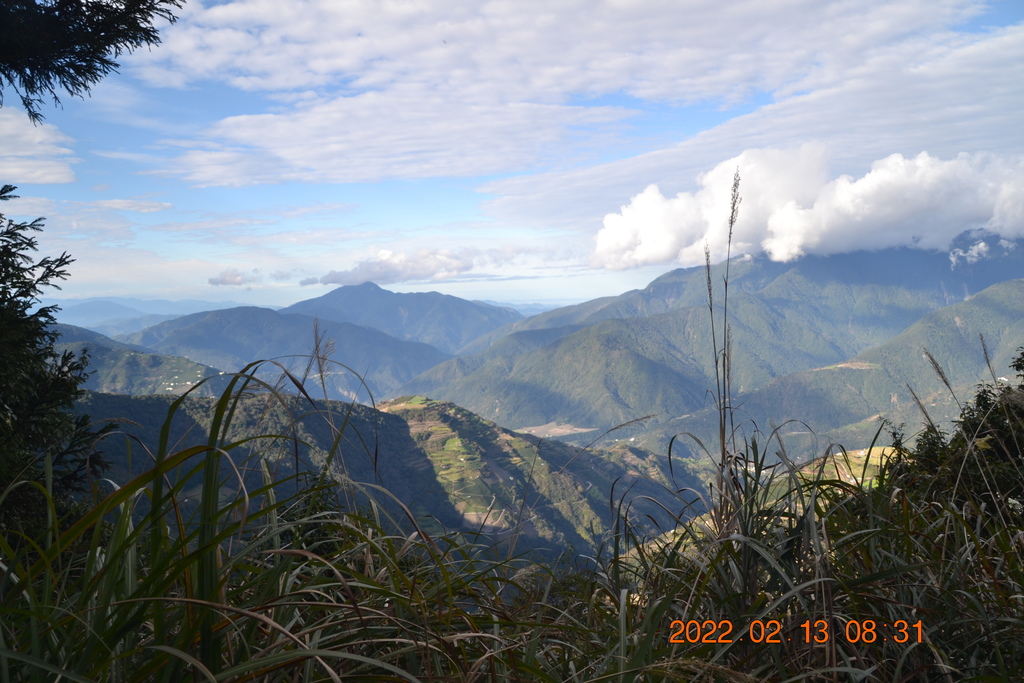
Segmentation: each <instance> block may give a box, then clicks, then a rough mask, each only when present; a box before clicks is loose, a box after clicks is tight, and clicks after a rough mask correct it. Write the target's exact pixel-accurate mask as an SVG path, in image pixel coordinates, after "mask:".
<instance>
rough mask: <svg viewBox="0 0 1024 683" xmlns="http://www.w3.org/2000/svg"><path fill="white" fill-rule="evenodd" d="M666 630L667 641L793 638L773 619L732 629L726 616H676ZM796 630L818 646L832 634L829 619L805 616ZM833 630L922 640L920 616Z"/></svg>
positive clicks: (849, 636) (853, 638) (860, 638)
mask: <svg viewBox="0 0 1024 683" xmlns="http://www.w3.org/2000/svg"><path fill="white" fill-rule="evenodd" d="M669 629H670V633H669V642H670V643H688V644H692V643H720V644H728V643H732V642H734V641H735V640H742V639H744V637H745V638H746V639H747V640H749V641H750V642H753V643H769V644H770V643H780V644H781V643H782V642H784V641H792V640H794V638H793V637H792V636H790V635H785V634H784V632H783V624H782V622H781V621H779V620H777V619H768V620H761V619H754V620H752V621H751V622H750V623H749V624H748V625H747V628H746V629H745V630H739V629H736V628H735V626H734V625H733V623H732V621H730V620H728V619H722V620H719V621H715V620H713V619H706V620H704V621H701V620H698V619H690V620H688V621H683V620H682V619H676V620H674V621H672V622H671V624H670V625H669ZM796 631H797V635H796V640H797V641H798V642H800V641H802V642H804V643H814V644H819V645H822V644H824V643H827V642H828V641H829V639H830V638H832V633H833V629H832V628H830V626H829V622H828V621H826V620H824V619H817V620H814V621H811V620H810V619H806V620H804V621H803V623H801V624H799V625H798V627H797V629H796ZM836 633H837V634H838V636H839V637H843V638H845V639H846V642H849V643H875V642H889V641H891V642H894V643H900V644H902V643H911V642H914V643H920V642H922V640H923V639H924V626H923V624H922V621H921V620H920V619H918V620H917V621H916V622H915V623H910V622H909V621H907V620H906V619H897V620H895V621H893V622H892V623H888V622H879V621H877V620H875V619H851V620H849V621H847V622H846V623H845V624H844V625H843V626H842V628H841V629H836Z"/></svg>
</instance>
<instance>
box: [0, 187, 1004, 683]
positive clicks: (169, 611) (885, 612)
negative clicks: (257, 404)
mask: <svg viewBox="0 0 1024 683" xmlns="http://www.w3.org/2000/svg"><path fill="white" fill-rule="evenodd" d="M737 189H738V178H737V185H736V186H735V187H734V192H733V207H732V208H733V210H732V214H731V219H730V226H731V225H733V224H734V223H735V220H736V215H737V213H736V212H737V209H738V206H739V200H738V191H737ZM726 272H727V271H726ZM708 283H709V295H710V293H711V291H712V287H711V284H712V282H711V268H710V263H709V264H708ZM724 291H725V293H726V294H725V300H723V302H722V305H721V307H716V306H715V304H714V301H713V299H711V298H709V309H710V312H711V314H712V315H716V311H721V312H723V317H722V319H721V322H720V324H719V327H718V328H717V329H718V330H719V331H720V335H718V336H716V339H715V340H714V344H713V345H714V347H715V349H714V351H715V354H716V366H717V367H719V370H720V375H719V382H718V384H717V386H716V389H715V392H716V393H715V400H716V403H717V406H718V409H719V416H720V433H719V443H717V444H710V445H708V446H707V448H705V451H706V453H707V456H708V457H710V458H712V459H713V460H714V461H715V463H716V476H715V481H714V482H712V484H711V486H710V487H709V489H708V491H706V492H690V491H681V492H678V497H677V498H676V499H675V500H676V502H675V503H674V505H673V506H671V507H666V513H668V514H669V515H670V516H671V517H672V518H674V520H675V523H674V525H673V526H672V528H670V529H666V530H665V533H658V534H651V533H649V532H648V531H646V529H648V528H649V526H648V525H646V521H647V520H643V519H638V518H637V514H636V513H635V512H634V508H633V507H632V505H631V502H630V501H629V499H628V496H627V495H617V494H610V499H609V503H610V504H611V505H612V506H613V508H615V509H616V511H617V523H616V525H615V528H614V529H613V531H612V533H611V534H610V535H609V536H608V538H607V539H606V540H605V542H604V543H603V544H602V545H601V547H600V548H598V549H597V551H596V552H595V553H593V554H592V555H591V556H589V557H578V558H564V561H563V562H560V563H552V564H543V563H538V562H536V561H534V560H532V559H531V558H528V557H516V556H512V555H510V553H509V547H514V544H511V545H510V544H508V543H506V544H505V545H502V546H499V545H496V544H493V543H491V542H489V541H487V540H486V539H485V538H484V537H481V536H475V535H470V534H465V533H460V532H457V531H448V532H444V531H442V532H439V533H434V532H432V531H430V530H429V529H435V528H436V524H434V523H430V524H427V523H425V522H423V521H422V520H418V519H415V518H414V517H413V516H412V514H411V513H409V511H408V509H407V508H405V507H404V506H403V505H402V503H401V501H400V500H399V499H398V498H396V497H395V496H393V495H392V494H391V493H389V492H388V491H386V490H384V489H382V488H381V487H379V486H375V485H373V484H369V483H360V482H354V481H351V480H350V479H348V477H347V475H346V472H347V468H346V466H345V458H346V457H348V455H349V454H347V453H344V452H342V448H341V444H342V443H343V442H344V439H343V438H342V435H343V434H344V433H345V432H346V430H347V429H349V428H350V427H349V425H348V423H347V420H346V414H345V412H344V411H341V412H333V411H334V410H335V408H332V404H327V403H314V402H313V400H312V398H311V397H310V396H309V394H307V393H306V392H305V388H304V382H303V381H302V379H301V378H296V377H294V376H292V375H290V374H287V373H285V374H284V377H285V383H286V384H288V385H290V386H291V388H292V391H291V392H290V393H288V392H284V391H283V390H282V388H283V387H280V386H279V387H273V386H268V385H267V384H266V383H264V382H263V381H262V380H261V379H259V377H261V376H264V375H263V374H261V373H260V365H259V364H253V365H252V366H249V367H248V368H246V369H245V370H244V371H243V372H241V373H239V374H238V375H235V376H233V377H232V378H231V380H230V382H229V384H228V386H227V387H226V388H225V389H224V391H223V393H222V394H221V395H220V396H219V398H217V399H216V400H215V401H214V402H213V403H212V404H211V408H210V414H209V417H208V424H207V431H208V434H209V438H208V439H207V440H206V442H205V443H203V444H200V445H196V446H191V447H187V448H183V447H180V446H176V445H175V444H174V443H172V440H171V436H170V435H171V433H172V431H173V430H172V428H171V425H172V421H173V419H174V416H175V414H176V413H177V412H179V411H181V410H182V409H183V405H184V402H185V401H187V400H188V399H187V398H186V397H182V398H181V399H179V400H177V401H175V402H174V403H173V405H172V406H171V409H170V412H169V414H168V417H167V419H166V421H165V423H164V427H163V429H162V431H161V436H160V438H159V440H158V442H157V443H156V444H141V443H137V442H132V446H133V449H134V451H135V453H136V455H137V454H139V453H142V454H143V455H144V456H145V457H147V458H149V461H150V463H151V465H150V466H149V467H148V468H147V469H146V471H144V472H142V473H141V474H138V475H137V476H135V478H134V479H132V480H131V481H128V482H123V483H122V484H121V485H120V486H114V485H112V484H111V485H109V492H108V493H107V494H106V495H104V496H103V497H101V498H98V499H97V500H95V501H94V502H93V503H92V504H91V506H89V507H88V509H87V510H86V512H85V513H84V514H81V515H80V516H78V517H77V518H74V519H66V520H60V519H58V518H57V515H56V507H55V506H54V505H53V504H52V496H51V495H50V492H49V491H44V493H45V494H46V495H47V496H48V500H50V501H51V504H50V507H51V520H50V523H49V526H48V530H47V533H45V534H42V535H41V536H40V537H38V538H35V537H25V536H16V535H15V534H14V532H6V533H5V534H4V535H3V536H2V537H0V682H2V683H7V682H9V681H54V680H68V681H166V682H173V683H180V682H181V681H342V680H344V681H540V682H546V681H550V682H555V681H579V682H584V681H616V682H626V681H709V682H710V681H871V682H876V681H877V682H882V681H893V682H895V681H964V680H975V681H1006V680H1015V679H1019V677H1020V672H1021V671H1024V648H1021V647H1020V646H1019V644H1020V643H1021V642H1024V562H1022V559H1021V558H1022V552H1021V551H1022V544H1024V530H1022V529H1021V527H1020V525H1019V524H1020V516H1013V515H1007V514H1001V513H1000V512H999V511H997V510H993V509H992V502H991V501H992V498H991V496H988V497H986V496H985V495H984V492H981V493H977V492H975V493H973V494H972V493H970V492H966V493H964V494H963V495H957V496H955V497H949V498H948V499H944V498H943V492H942V491H935V490H934V489H929V488H927V487H924V488H920V487H918V488H914V487H910V486H909V485H908V480H907V479H906V477H905V475H904V474H901V473H900V472H901V470H900V468H898V467H894V466H888V467H886V468H884V469H883V474H884V476H882V477H878V478H874V479H871V478H869V476H868V467H867V465H866V464H865V465H863V466H862V467H860V468H858V467H856V466H854V465H853V464H852V462H853V461H852V459H851V458H850V456H849V455H848V454H847V453H846V452H845V451H844V450H842V449H841V448H835V449H830V450H829V451H828V452H827V453H826V454H825V455H824V456H823V458H822V459H820V460H819V461H816V462H815V463H812V464H811V465H803V466H798V465H797V464H796V463H794V462H792V461H791V460H790V459H789V458H788V457H787V454H786V450H785V446H784V444H783V442H782V440H781V438H780V437H779V434H778V430H774V431H771V432H769V433H768V434H766V435H762V434H759V433H757V432H756V431H753V432H751V433H750V434H746V433H745V432H744V430H743V428H744V426H743V425H736V424H734V423H733V419H732V418H733V403H732V401H733V399H732V396H731V393H730V391H731V390H730V388H729V381H728V379H729V356H730V354H731V353H732V349H731V348H730V343H729V329H728V317H727V298H728V275H726V280H725V287H724ZM716 334H718V333H716ZM315 363H316V361H314V365H315ZM314 365H311V366H310V367H314ZM1022 367H1024V366H1022ZM317 370H318V374H319V376H320V377H323V376H324V375H325V374H326V372H325V369H324V368H323V367H318V368H317ZM254 400H256V401H265V402H266V404H267V406H268V408H267V411H266V412H267V414H270V413H271V412H272V410H271V409H270V406H275V407H276V408H275V409H279V410H283V411H285V412H286V414H288V415H290V416H291V418H290V420H286V421H284V422H283V423H281V424H282V426H281V427H280V428H271V427H270V425H271V424H275V423H273V422H272V421H269V420H268V421H267V422H266V423H264V428H263V429H261V430H256V432H249V433H246V432H245V430H240V429H239V428H238V422H239V415H240V414H241V413H242V412H244V411H245V410H246V409H247V406H248V405H249V403H251V402H252V401H254ZM333 405H335V406H336V404H333ZM311 416H312V417H315V418H317V419H322V420H323V421H324V423H325V424H326V425H328V426H329V428H330V429H331V430H332V432H331V433H332V434H334V435H335V438H334V439H333V447H332V448H331V450H330V452H329V453H327V454H326V459H325V460H324V461H323V462H322V467H323V469H322V471H319V472H313V473H312V474H311V476H308V477H304V476H302V474H301V473H300V472H299V469H300V467H299V462H300V460H301V459H302V456H303V454H304V452H305V451H306V450H307V444H303V443H302V441H301V439H300V438H299V431H298V430H297V429H295V428H293V427H294V425H296V424H298V423H299V422H300V421H301V420H304V419H309V418H310V417H311ZM879 434H881V431H880V432H879ZM108 438H113V437H108ZM877 438H879V437H876V439H877ZM964 443H967V444H976V439H973V438H968V439H965V441H964ZM1016 443H1020V441H1017V442H1016ZM872 445H874V444H872ZM282 446H287V447H288V448H290V449H292V451H293V453H294V459H295V462H296V467H295V468H293V470H294V471H293V472H292V473H291V474H290V475H289V476H288V477H284V478H276V477H275V476H274V472H273V468H272V467H271V465H270V463H269V460H268V457H267V456H268V454H269V453H271V452H276V451H279V450H280V448H282ZM702 446H703V444H702ZM971 447H974V446H971ZM670 451H671V444H670ZM370 455H371V456H372V457H376V454H375V453H371V454H370ZM196 478H201V481H202V490H201V493H200V494H199V496H198V500H193V498H194V497H195V496H194V494H193V492H192V486H193V482H194V481H195V480H196ZM41 488H43V489H45V488H46V487H45V486H43V487H41ZM872 624H873V627H872ZM895 624H900V625H901V626H900V629H901V630H900V629H897V628H896V627H895V626H894V625H895ZM866 634H867V635H866ZM872 635H873V637H872ZM904 635H905V636H906V638H905V642H897V640H896V638H899V639H900V640H903V639H904ZM918 635H920V642H918V640H919V639H918ZM775 640H777V641H778V642H772V641H775ZM816 641H818V642H816Z"/></svg>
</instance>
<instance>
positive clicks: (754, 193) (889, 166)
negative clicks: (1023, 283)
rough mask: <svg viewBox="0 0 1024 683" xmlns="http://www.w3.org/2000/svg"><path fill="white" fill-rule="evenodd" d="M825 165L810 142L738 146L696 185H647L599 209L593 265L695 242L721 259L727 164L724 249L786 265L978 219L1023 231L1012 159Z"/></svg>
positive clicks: (942, 242)
mask: <svg viewBox="0 0 1024 683" xmlns="http://www.w3.org/2000/svg"><path fill="white" fill-rule="evenodd" d="M827 162H828V157H827V154H826V153H825V149H824V147H822V146H820V145H805V146H803V147H801V148H798V149H795V150H761V149H758V150H748V151H745V152H743V153H742V154H741V155H739V156H738V157H736V158H734V159H730V160H728V161H725V162H722V163H721V164H719V165H717V166H716V167H715V168H714V169H712V170H711V171H710V172H708V173H706V174H704V175H702V176H701V177H700V178H699V184H700V189H699V190H697V191H696V192H692V193H690V192H682V193H679V194H678V195H676V196H675V197H672V198H667V197H665V196H664V195H662V193H661V192H660V190H659V189H658V188H657V187H656V186H654V185H652V186H649V187H648V188H647V189H646V190H644V191H643V192H642V193H640V194H638V195H636V196H635V197H633V199H632V201H631V202H630V203H629V204H628V205H626V206H623V207H622V208H621V209H620V211H619V212H617V213H612V214H608V215H607V216H605V219H604V227H603V229H602V230H601V231H600V232H599V233H598V234H597V238H596V246H595V249H594V253H593V261H594V263H595V264H596V265H600V266H603V267H605V268H610V269H623V268H632V267H636V266H640V265H645V264H652V263H671V262H678V263H681V264H683V265H698V264H700V263H701V262H702V261H703V258H704V252H703V250H704V245H705V243H707V244H708V245H709V246H710V248H711V250H712V254H713V258H715V260H718V259H720V258H722V257H723V256H724V253H725V242H726V240H727V230H726V225H727V221H728V210H729V208H728V207H729V195H730V189H731V179H732V174H733V172H734V169H736V168H738V169H739V173H740V176H741V178H742V181H741V187H740V194H741V196H742V204H741V207H740V215H739V220H738V222H737V224H736V227H735V231H734V234H733V252H734V253H741V252H752V253H761V252H763V253H765V254H766V255H767V256H768V257H769V258H771V259H772V260H775V261H790V260H793V259H796V258H799V257H800V256H802V255H804V254H809V253H814V254H833V253H842V252H847V251H853V250H858V249H883V248H887V247H896V246H912V247H917V248H921V249H948V248H949V246H950V243H951V241H952V239H953V238H954V237H955V236H956V235H958V234H959V233H961V232H963V231H965V230H968V229H973V228H979V227H984V228H987V229H989V230H991V231H992V232H995V233H997V234H999V235H1000V236H1002V237H1003V238H1008V239H1012V238H1016V237H1020V236H1022V235H1024V221H1022V220H1020V216H1019V215H1018V214H1017V213H1016V211H1017V208H1018V207H1019V206H1020V205H1021V203H1022V201H1024V157H998V156H994V155H983V154H978V155H959V156H957V157H956V158H953V159H949V160H942V159H938V158H936V157H933V156H930V155H929V154H927V153H924V152H922V153H921V154H919V155H917V156H915V157H913V158H906V157H903V156H902V155H900V154H893V155H891V156H888V157H886V158H884V159H881V160H878V161H876V162H875V163H874V164H872V167H871V170H870V171H869V172H868V173H866V174H865V175H864V176H862V177H860V178H853V177H851V176H849V175H843V176H840V177H838V178H832V177H831V176H830V174H829V169H828V163H827ZM983 255H984V254H982V253H980V252H977V253H975V252H973V251H972V252H971V253H970V254H965V256H966V257H968V258H971V257H973V258H975V259H976V258H979V257H980V256H983Z"/></svg>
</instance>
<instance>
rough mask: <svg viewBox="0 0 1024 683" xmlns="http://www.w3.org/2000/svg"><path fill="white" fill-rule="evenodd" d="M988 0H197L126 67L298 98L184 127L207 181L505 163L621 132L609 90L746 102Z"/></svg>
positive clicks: (818, 78)
mask: <svg viewBox="0 0 1024 683" xmlns="http://www.w3.org/2000/svg"><path fill="white" fill-rule="evenodd" d="M981 9H982V3H980V2H978V1H977V0H897V1H895V2H894V1H893V0H865V1H863V2H858V3H851V2H820V1H819V0H790V1H789V2H786V3H784V4H779V3H765V2H761V0H740V1H738V2H731V3H725V4H723V3H721V2H718V1H717V0H695V1H693V2H688V3H686V4H685V6H681V5H679V4H678V3H674V2H664V1H658V0H648V1H646V2H615V1H610V0H609V1H603V2H588V1H584V0H561V1H559V2H552V1H551V0H543V1H541V0H487V1H485V2H470V1H468V0H467V1H464V2H460V1H453V2H445V3H415V4H414V3H379V2H376V1H375V0H353V1H352V2H346V3H344V4H339V3H336V2H332V1H331V0H296V1H294V2H290V3H288V4H287V6H286V7H282V5H281V4H280V3H279V2H271V1H270V0H237V1H235V2H224V3H218V4H215V5H211V6H209V7H207V6H204V5H203V4H201V3H190V8H189V10H188V12H187V13H185V14H184V15H183V17H182V20H181V21H179V22H178V24H176V25H174V26H172V27H169V28H168V29H167V30H165V31H164V32H163V33H162V37H163V45H162V46H161V47H160V49H159V50H154V51H152V52H146V53H139V54H137V55H133V56H132V57H131V58H130V59H129V60H128V63H129V64H131V65H132V67H133V69H134V71H135V73H137V74H139V75H141V76H142V77H143V78H145V79H147V80H148V81H149V82H150V83H152V84H154V85H161V86H167V85H172V86H174V85H177V86H182V87H183V86H186V85H188V84H191V83H195V82H198V81H215V82H220V83H226V84H228V85H230V86H232V87H235V88H239V89H243V90H251V91H258V92H261V93H265V94H266V95H267V96H268V97H270V98H271V99H273V100H275V101H276V102H278V103H280V106H279V107H276V108H275V109H274V110H273V111H270V112H268V113H263V114H254V115H245V116H233V117H229V118H225V119H222V120H221V121H219V122H218V123H216V124H214V125H213V126H211V127H210V128H209V129H208V130H207V131H206V132H205V133H204V134H203V135H202V136H201V137H199V138H196V139H190V140H186V141H178V144H183V145H184V146H185V148H186V151H185V152H184V153H183V154H182V155H181V156H180V157H179V158H178V159H177V160H176V161H175V163H174V164H173V165H172V167H171V170H172V172H174V173H178V174H181V175H183V176H185V177H186V178H188V179H189V180H190V181H192V182H194V183H196V184H198V185H248V184H253V183H266V182H280V181H282V180H302V181H310V182H358V181H369V180H376V179H380V178H393V177H408V178H422V177H453V176H469V175H490V174H498V173H508V172H514V171H524V170H534V169H537V168H539V167H545V168H549V169H550V168H556V169H557V168H568V167H571V166H573V165H575V161H574V160H575V159H577V158H578V157H579V156H580V154H581V152H582V149H583V148H584V145H585V143H584V141H583V140H581V136H580V135H579V133H580V131H581V130H586V131H587V136H589V137H590V138H591V140H590V142H592V141H593V140H592V138H593V137H594V136H595V135H599V134H604V135H607V134H609V133H610V134H612V135H617V134H618V133H621V130H620V129H619V128H618V127H616V126H615V125H614V124H617V123H618V122H621V121H623V120H624V119H625V117H626V116H627V115H628V113H629V112H627V111H624V110H623V109H620V108H615V107H607V106H590V105H589V104H588V103H590V102H592V101H593V100H594V99H595V98H601V97H604V96H609V95H611V96H618V95H622V94H625V95H628V96H631V97H634V98H638V99H639V100H644V101H648V102H670V103H675V104H682V103H698V102H707V101H711V102H714V103H723V102H726V103H728V102H739V101H744V100H745V99H747V98H749V97H750V96H751V95H753V94H755V93H773V94H774V95H775V97H777V98H782V97H789V96H793V95H794V94H797V93H801V92H807V91H810V90H815V91H822V90H825V89H829V88H836V87H843V86H844V85H846V84H849V83H851V82H854V81H858V80H859V79H863V78H865V75H866V73H867V71H870V70H871V68H873V67H872V65H875V64H877V63H879V62H881V61H885V60H887V59H891V58H892V56H893V54H894V51H895V52H897V53H899V56H900V57H906V56H907V54H908V53H913V54H915V55H919V54H921V53H925V52H928V51H929V50H930V49H932V46H934V45H935V44H936V43H938V44H940V45H945V46H948V45H949V44H951V43H952V42H955V37H954V34H952V33H947V32H946V29H947V28H948V27H949V26H952V25H955V24H956V23H957V22H961V21H963V20H965V19H967V18H969V17H971V16H973V15H975V14H977V13H979V12H980V11H981ZM893 46H896V47H893ZM886 68H887V69H890V70H891V65H888V66H887V67H886ZM609 126H611V127H610V128H609ZM749 146H751V145H747V147H749ZM719 158H721V157H719Z"/></svg>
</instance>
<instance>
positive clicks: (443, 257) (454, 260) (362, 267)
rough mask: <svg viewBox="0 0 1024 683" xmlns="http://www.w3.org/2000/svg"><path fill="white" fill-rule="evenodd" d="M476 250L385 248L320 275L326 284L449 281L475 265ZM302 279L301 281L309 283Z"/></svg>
mask: <svg viewBox="0 0 1024 683" xmlns="http://www.w3.org/2000/svg"><path fill="white" fill-rule="evenodd" d="M475 256H476V252H475V251H473V250H461V251H457V252H456V251H447V250H443V249H438V250H432V249H418V250H416V251H415V252H413V253H412V254H411V255H409V254H406V253H403V252H397V253H396V252H393V251H390V250H388V249H382V250H380V252H379V253H378V254H377V256H376V257H375V258H372V259H367V260H365V261H360V262H359V263H357V264H356V265H355V266H354V267H352V268H350V269H348V270H341V271H337V270H332V271H331V272H329V273H327V274H326V275H324V276H323V277H321V278H320V283H321V284H325V285H359V284H362V283H364V282H374V283H376V284H378V285H385V284H393V283H396V282H410V281H420V280H430V281H438V280H447V279H450V278H453V277H455V276H457V275H461V274H463V273H466V272H468V271H469V270H471V269H472V268H473V263H474V257H475ZM306 283H307V281H305V280H304V281H303V283H302V284H306Z"/></svg>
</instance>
